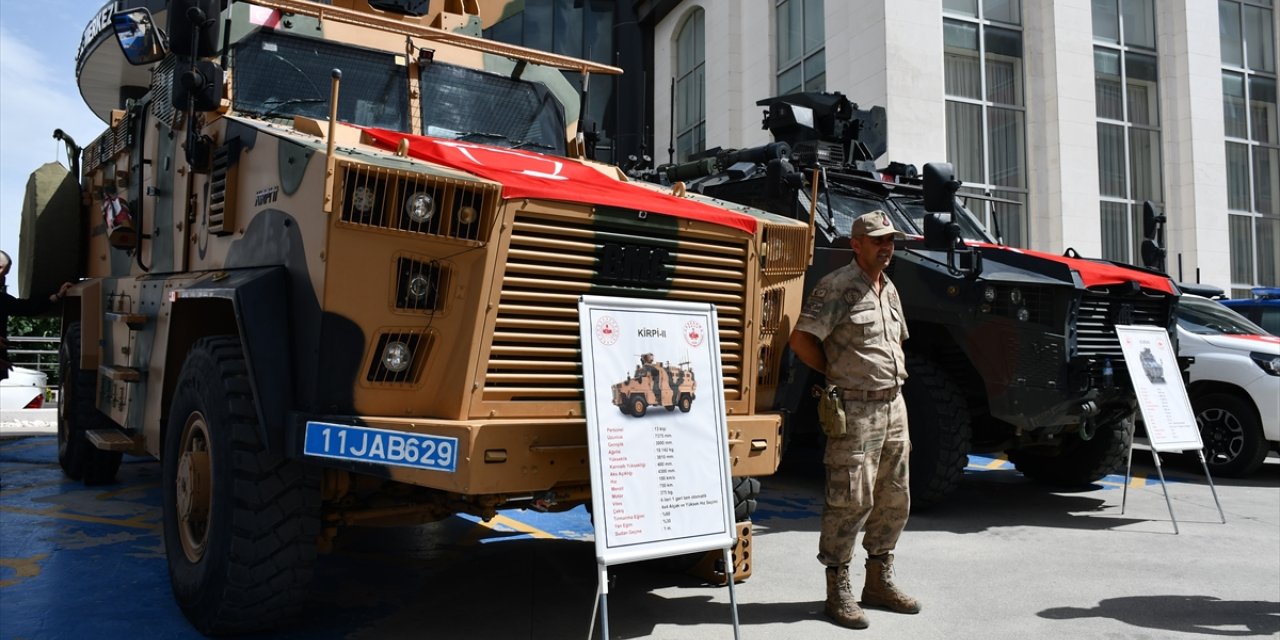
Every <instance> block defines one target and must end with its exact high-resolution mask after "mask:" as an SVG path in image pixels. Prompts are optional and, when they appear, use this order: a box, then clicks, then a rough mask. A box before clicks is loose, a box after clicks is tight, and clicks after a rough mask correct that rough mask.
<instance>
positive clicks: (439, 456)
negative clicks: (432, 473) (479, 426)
mask: <svg viewBox="0 0 1280 640" xmlns="http://www.w3.org/2000/svg"><path fill="white" fill-rule="evenodd" d="M302 452H303V453H304V454H306V455H309V456H317V457H321V458H338V459H340V460H357V461H360V462H371V463H373V464H389V465H394V466H397V467H411V468H414V469H434V470H436V471H448V472H450V473H453V472H455V471H457V469H458V439H457V438H445V437H441V436H426V435H421V434H416V433H405V432H403V431H387V430H386V429H370V428H369V427H353V426H351V425H345V424H329V423H327V422H308V423H307V434H306V439H305V441H304V443H303V446H302Z"/></svg>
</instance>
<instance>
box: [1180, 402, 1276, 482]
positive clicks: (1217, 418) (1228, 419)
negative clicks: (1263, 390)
mask: <svg viewBox="0 0 1280 640" xmlns="http://www.w3.org/2000/svg"><path fill="white" fill-rule="evenodd" d="M1191 406H1192V408H1193V409H1195V415H1196V423H1197V424H1198V425H1199V426H1200V439H1201V440H1203V441H1204V459H1205V462H1206V463H1207V464H1208V466H1209V472H1210V473H1212V474H1213V475H1215V476H1223V477H1228V478H1236V477H1240V476H1246V475H1249V474H1251V473H1253V472H1255V471H1257V470H1258V469H1259V468H1260V467H1261V466H1262V463H1263V461H1265V460H1266V459H1267V443H1266V440H1265V439H1264V437H1263V435H1262V425H1261V424H1260V422H1259V420H1258V413H1257V411H1255V410H1254V408H1253V406H1252V405H1251V404H1250V403H1248V402H1246V401H1245V400H1244V399H1242V398H1240V397H1238V396H1234V395H1231V394H1229V393H1206V394H1204V395H1197V396H1195V397H1193V398H1192V399H1191Z"/></svg>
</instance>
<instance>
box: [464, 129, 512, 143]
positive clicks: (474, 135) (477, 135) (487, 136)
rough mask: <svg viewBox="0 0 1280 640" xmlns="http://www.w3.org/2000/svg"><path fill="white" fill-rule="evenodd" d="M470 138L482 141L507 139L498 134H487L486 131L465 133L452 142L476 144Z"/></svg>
mask: <svg viewBox="0 0 1280 640" xmlns="http://www.w3.org/2000/svg"><path fill="white" fill-rule="evenodd" d="M471 138H481V139H483V140H508V138H507V137H506V136H504V135H502V134H500V133H489V132H488V131H466V132H463V133H459V134H458V135H456V136H454V138H453V139H454V140H466V141H467V142H477V141H476V140H472V139H471Z"/></svg>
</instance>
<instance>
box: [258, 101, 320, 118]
mask: <svg viewBox="0 0 1280 640" xmlns="http://www.w3.org/2000/svg"><path fill="white" fill-rule="evenodd" d="M323 102H328V101H327V100H325V99H324V98H288V99H285V100H267V101H266V102H263V103H262V106H264V107H267V106H270V107H271V108H270V109H267V110H266V112H265V113H262V114H261V117H263V118H271V117H274V116H279V115H283V110H284V108H285V107H292V106H294V105H298V104H320V103H323Z"/></svg>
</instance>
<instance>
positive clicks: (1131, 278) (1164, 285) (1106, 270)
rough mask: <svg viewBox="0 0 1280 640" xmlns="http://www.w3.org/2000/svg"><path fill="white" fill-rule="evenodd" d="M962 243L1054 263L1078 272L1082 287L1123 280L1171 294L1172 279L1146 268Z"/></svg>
mask: <svg viewBox="0 0 1280 640" xmlns="http://www.w3.org/2000/svg"><path fill="white" fill-rule="evenodd" d="M965 244H967V245H969V246H974V247H981V248H983V249H987V250H998V251H1008V252H1010V253H1014V254H1018V255H1023V256H1029V257H1032V258H1039V259H1041V260H1048V261H1050V262H1056V263H1058V264H1061V265H1063V266H1066V267H1067V268H1068V269H1071V270H1072V271H1074V272H1076V273H1078V274H1080V281H1081V282H1082V283H1083V284H1084V286H1085V288H1089V287H1098V286H1107V285H1114V284H1124V283H1126V282H1137V283H1138V285H1139V286H1141V287H1142V288H1143V289H1151V290H1155V291H1160V292H1163V293H1168V294H1170V295H1173V293H1174V288H1173V281H1172V280H1170V279H1169V278H1168V277H1167V276H1163V275H1160V274H1156V273H1151V272H1148V271H1140V270H1138V269H1128V268H1125V267H1121V266H1119V265H1115V264H1111V263H1109V262H1099V261H1096V260H1088V259H1085V258H1072V257H1068V256H1060V255H1058V254H1055V253H1045V252H1043V251H1033V250H1031V249H1017V248H1014V247H1007V246H1004V245H998V244H991V243H989V242H965Z"/></svg>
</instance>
